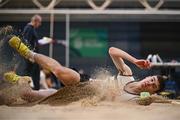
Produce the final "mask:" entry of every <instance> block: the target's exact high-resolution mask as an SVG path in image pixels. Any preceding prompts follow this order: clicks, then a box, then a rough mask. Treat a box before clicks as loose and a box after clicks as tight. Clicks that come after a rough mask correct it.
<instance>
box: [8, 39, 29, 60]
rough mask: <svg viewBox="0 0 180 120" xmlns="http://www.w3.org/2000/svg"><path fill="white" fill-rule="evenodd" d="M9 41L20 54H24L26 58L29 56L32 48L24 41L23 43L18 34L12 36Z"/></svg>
mask: <svg viewBox="0 0 180 120" xmlns="http://www.w3.org/2000/svg"><path fill="white" fill-rule="evenodd" d="M8 43H9V45H10V46H11V47H13V48H14V49H15V50H17V52H18V53H19V54H20V55H22V56H23V57H25V58H28V55H29V53H30V50H29V48H28V47H27V46H26V45H25V44H24V43H22V41H21V39H20V38H19V37H17V36H14V37H12V38H11V39H10V40H9V42H8Z"/></svg>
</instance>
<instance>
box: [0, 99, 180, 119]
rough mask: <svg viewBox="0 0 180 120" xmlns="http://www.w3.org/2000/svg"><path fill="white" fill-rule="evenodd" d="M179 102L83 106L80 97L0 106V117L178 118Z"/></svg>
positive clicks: (110, 103)
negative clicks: (57, 103)
mask: <svg viewBox="0 0 180 120" xmlns="http://www.w3.org/2000/svg"><path fill="white" fill-rule="evenodd" d="M179 111H180V105H173V104H162V103H152V104H151V105H150V106H139V105H136V104H133V103H121V102H101V103H98V105H96V106H93V105H92V106H84V105H82V101H79V102H74V103H71V104H69V105H65V106H50V105H35V106H32V107H8V106H0V120H70V119H72V120H120V119H121V120H179V118H180V114H179Z"/></svg>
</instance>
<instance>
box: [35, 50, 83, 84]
mask: <svg viewBox="0 0 180 120" xmlns="http://www.w3.org/2000/svg"><path fill="white" fill-rule="evenodd" d="M34 60H35V62H36V63H38V64H39V65H40V66H41V67H42V68H44V69H47V70H49V71H51V72H52V73H53V74H54V75H55V76H56V77H57V78H58V79H59V80H61V81H62V82H63V84H64V85H73V84H77V83H78V82H80V75H79V73H77V72H76V71H74V70H72V69H70V68H67V67H64V66H62V65H61V64H59V63H58V62H57V61H56V60H54V59H52V58H50V57H47V56H45V55H42V54H38V53H37V54H35V55H34Z"/></svg>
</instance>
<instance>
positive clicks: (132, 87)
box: [125, 82, 142, 94]
mask: <svg viewBox="0 0 180 120" xmlns="http://www.w3.org/2000/svg"><path fill="white" fill-rule="evenodd" d="M125 90H126V91H128V92H129V93H133V94H140V92H141V91H142V90H141V88H140V87H139V84H138V82H132V83H129V84H127V85H126V86H125Z"/></svg>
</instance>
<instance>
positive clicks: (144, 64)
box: [135, 59, 151, 69]
mask: <svg viewBox="0 0 180 120" xmlns="http://www.w3.org/2000/svg"><path fill="white" fill-rule="evenodd" d="M135 65H136V66H137V67H139V68H141V69H149V68H150V67H151V63H150V62H149V61H148V60H144V59H140V60H137V61H135Z"/></svg>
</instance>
